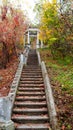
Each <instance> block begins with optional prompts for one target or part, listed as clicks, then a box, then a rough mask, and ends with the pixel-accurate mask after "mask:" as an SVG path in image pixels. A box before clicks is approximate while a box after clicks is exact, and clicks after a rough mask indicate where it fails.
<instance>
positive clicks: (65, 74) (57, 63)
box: [39, 48, 73, 95]
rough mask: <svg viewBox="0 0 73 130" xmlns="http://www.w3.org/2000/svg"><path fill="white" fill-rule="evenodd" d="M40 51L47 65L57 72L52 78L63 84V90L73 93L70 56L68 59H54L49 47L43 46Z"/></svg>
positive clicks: (72, 70)
mask: <svg viewBox="0 0 73 130" xmlns="http://www.w3.org/2000/svg"><path fill="white" fill-rule="evenodd" d="M39 51H40V54H41V58H42V60H44V62H45V63H46V66H47V67H50V68H51V69H52V71H53V73H54V74H55V76H53V77H52V79H53V80H55V81H58V82H59V83H60V84H61V89H62V90H63V91H67V93H69V94H70V95H73V66H72V63H71V64H70V60H69V57H68V59H67V57H66V60H65V59H64V60H63V59H61V58H58V59H56V60H54V59H53V57H52V55H51V52H50V50H49V49H48V48H43V49H40V50H39Z"/></svg>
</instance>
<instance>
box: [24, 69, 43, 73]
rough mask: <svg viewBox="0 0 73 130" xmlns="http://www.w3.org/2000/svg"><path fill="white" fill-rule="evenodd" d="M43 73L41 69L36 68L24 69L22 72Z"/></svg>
mask: <svg viewBox="0 0 73 130" xmlns="http://www.w3.org/2000/svg"><path fill="white" fill-rule="evenodd" d="M35 72H36V73H42V71H41V70H36V69H34V70H23V71H22V73H35Z"/></svg>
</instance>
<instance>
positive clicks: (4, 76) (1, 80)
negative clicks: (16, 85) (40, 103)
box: [0, 57, 18, 97]
mask: <svg viewBox="0 0 73 130" xmlns="http://www.w3.org/2000/svg"><path fill="white" fill-rule="evenodd" d="M17 66H18V60H17V58H15V57H14V58H12V60H11V62H10V63H9V64H8V65H7V68H6V69H0V97H2V96H7V95H8V93H9V90H10V85H11V83H12V81H13V78H14V75H15V72H16V70H17Z"/></svg>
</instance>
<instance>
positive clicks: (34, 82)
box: [20, 80, 44, 84]
mask: <svg viewBox="0 0 73 130" xmlns="http://www.w3.org/2000/svg"><path fill="white" fill-rule="evenodd" d="M20 83H22V84H44V82H43V81H34V80H33V81H25V80H24V81H20Z"/></svg>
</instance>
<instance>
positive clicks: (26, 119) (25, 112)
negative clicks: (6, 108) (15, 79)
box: [12, 50, 49, 130]
mask: <svg viewBox="0 0 73 130" xmlns="http://www.w3.org/2000/svg"><path fill="white" fill-rule="evenodd" d="M12 120H13V122H14V123H15V130H49V116H48V110H47V103H46V97H45V88H44V82H43V77H42V71H41V68H40V66H39V65H38V57H37V54H36V50H30V52H29V55H28V60H27V66H24V67H23V70H22V74H21V78H20V83H19V86H18V90H17V94H16V98H15V103H14V107H13V112H12Z"/></svg>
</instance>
